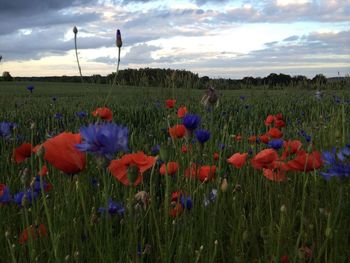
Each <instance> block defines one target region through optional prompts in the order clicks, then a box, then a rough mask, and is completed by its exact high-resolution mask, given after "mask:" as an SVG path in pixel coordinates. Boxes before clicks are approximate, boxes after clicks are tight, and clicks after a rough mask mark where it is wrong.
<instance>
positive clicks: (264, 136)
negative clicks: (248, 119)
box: [259, 134, 270, 144]
mask: <svg viewBox="0 0 350 263" xmlns="http://www.w3.org/2000/svg"><path fill="white" fill-rule="evenodd" d="M259 139H260V141H261V142H263V143H265V144H267V143H268V142H269V140H270V139H269V137H268V136H267V135H266V134H263V135H260V136H259Z"/></svg>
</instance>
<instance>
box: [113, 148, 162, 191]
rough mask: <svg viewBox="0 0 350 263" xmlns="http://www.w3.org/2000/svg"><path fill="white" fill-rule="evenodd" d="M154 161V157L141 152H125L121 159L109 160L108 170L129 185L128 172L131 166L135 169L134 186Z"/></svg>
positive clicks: (139, 181)
mask: <svg viewBox="0 0 350 263" xmlns="http://www.w3.org/2000/svg"><path fill="white" fill-rule="evenodd" d="M155 163H156V158H155V157H153V156H147V155H145V154H144V153H143V152H137V153H131V154H125V155H123V156H122V158H121V159H118V160H113V161H111V163H110V165H109V166H108V170H109V171H110V172H111V174H112V175H113V176H114V177H115V178H116V179H117V180H118V181H120V182H121V183H122V184H124V185H127V186H128V185H130V181H129V178H128V172H129V170H130V169H131V168H132V167H135V168H136V169H137V171H136V172H137V178H136V179H135V181H134V186H137V185H138V184H140V183H141V181H142V179H143V173H144V172H146V171H147V170H148V169H150V168H152V166H153V165H154V164H155Z"/></svg>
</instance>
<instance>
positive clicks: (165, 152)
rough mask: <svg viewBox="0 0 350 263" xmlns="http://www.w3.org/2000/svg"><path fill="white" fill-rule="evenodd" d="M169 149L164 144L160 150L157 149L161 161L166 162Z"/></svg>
mask: <svg viewBox="0 0 350 263" xmlns="http://www.w3.org/2000/svg"><path fill="white" fill-rule="evenodd" d="M169 155H170V153H169V149H168V147H166V146H161V147H160V150H159V157H160V159H162V161H164V162H168V161H169V157H170V156H169Z"/></svg>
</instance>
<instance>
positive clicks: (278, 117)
mask: <svg viewBox="0 0 350 263" xmlns="http://www.w3.org/2000/svg"><path fill="white" fill-rule="evenodd" d="M282 119H283V115H282V113H277V114H276V115H275V120H282Z"/></svg>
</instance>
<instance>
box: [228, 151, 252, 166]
mask: <svg viewBox="0 0 350 263" xmlns="http://www.w3.org/2000/svg"><path fill="white" fill-rule="evenodd" d="M247 156H248V153H242V154H241V153H235V154H233V155H232V156H231V157H230V158H229V159H227V162H228V163H229V164H232V165H233V166H234V167H236V168H237V169H239V168H242V167H243V165H244V164H245V162H246V159H247Z"/></svg>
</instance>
